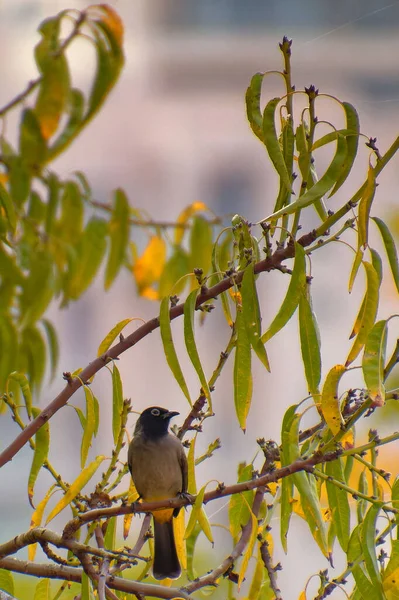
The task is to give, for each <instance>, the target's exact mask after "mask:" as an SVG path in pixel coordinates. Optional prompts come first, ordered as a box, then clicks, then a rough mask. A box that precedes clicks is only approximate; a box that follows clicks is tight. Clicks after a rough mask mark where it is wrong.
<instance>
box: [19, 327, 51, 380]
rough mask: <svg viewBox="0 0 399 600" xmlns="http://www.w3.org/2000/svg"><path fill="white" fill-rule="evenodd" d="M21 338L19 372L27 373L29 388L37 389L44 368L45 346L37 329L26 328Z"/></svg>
mask: <svg viewBox="0 0 399 600" xmlns="http://www.w3.org/2000/svg"><path fill="white" fill-rule="evenodd" d="M21 337H22V339H21V344H20V358H21V365H22V366H23V368H21V371H25V372H27V373H28V376H29V381H30V384H31V388H33V389H34V388H35V387H36V388H37V389H39V388H40V386H41V384H42V381H43V377H44V372H45V368H46V344H45V342H44V339H43V336H42V333H41V332H40V331H39V330H38V329H37V327H26V328H25V329H24V330H23V332H22V336H21Z"/></svg>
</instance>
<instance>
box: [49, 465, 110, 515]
mask: <svg viewBox="0 0 399 600" xmlns="http://www.w3.org/2000/svg"><path fill="white" fill-rule="evenodd" d="M105 459H106V457H105V456H97V458H96V459H95V460H93V461H92V462H91V463H90V464H89V465H87V467H85V468H84V469H83V470H82V472H81V473H80V474H79V476H78V477H77V478H76V479H75V481H74V482H73V483H72V485H71V486H70V487H69V489H68V491H67V492H66V494H65V495H64V496H63V497H62V498H61V500H60V501H59V502H57V504H56V505H55V507H54V508H53V510H52V511H51V513H50V514H49V516H48V517H47V521H46V525H47V524H48V523H50V521H52V520H53V519H54V517H56V516H57V515H58V514H59V513H60V512H61V511H62V510H64V508H65V507H66V506H68V504H69V503H70V502H72V500H74V499H75V498H76V496H77V495H78V494H79V493H80V492H81V491H82V489H83V488H84V486H85V485H86V484H87V483H88V482H89V481H90V479H91V478H92V477H93V475H94V473H95V472H96V471H97V469H98V467H99V466H100V464H101V463H102V462H103V461H104V460H105Z"/></svg>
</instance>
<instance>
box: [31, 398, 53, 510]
mask: <svg viewBox="0 0 399 600" xmlns="http://www.w3.org/2000/svg"><path fill="white" fill-rule="evenodd" d="M40 412H41V411H40V410H39V409H38V408H37V407H36V406H33V407H32V415H33V417H34V418H36V417H37V416H38V415H39V414H40ZM49 448H50V424H49V422H48V421H47V422H46V423H44V424H43V425H42V426H41V427H40V429H38V431H37V432H36V434H35V450H34V452H33V460H32V466H31V468H30V473H29V479H28V498H29V503H30V505H31V506H32V508H34V505H33V492H34V487H35V483H36V480H37V476H38V475H39V471H40V469H41V468H42V466H43V464H44V462H45V460H47V456H48V452H49Z"/></svg>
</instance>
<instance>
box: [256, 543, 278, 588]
mask: <svg viewBox="0 0 399 600" xmlns="http://www.w3.org/2000/svg"><path fill="white" fill-rule="evenodd" d="M260 555H261V557H262V560H263V563H264V565H265V567H266V571H267V573H268V575H269V582H270V587H271V588H272V590H273V592H274V595H275V600H283V597H282V595H281V590H280V588H279V587H278V584H277V577H276V569H275V568H274V566H273V564H272V557H271V554H270V552H269V544H268V543H267V542H266V540H264V541H263V542H262V543H261V545H260Z"/></svg>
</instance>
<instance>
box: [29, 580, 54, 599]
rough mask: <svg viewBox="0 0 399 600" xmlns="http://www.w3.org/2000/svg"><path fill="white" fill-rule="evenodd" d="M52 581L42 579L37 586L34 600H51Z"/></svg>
mask: <svg viewBox="0 0 399 600" xmlns="http://www.w3.org/2000/svg"><path fill="white" fill-rule="evenodd" d="M50 593H51V587H50V579H41V580H40V581H39V583H38V584H37V586H36V589H35V595H34V597H33V600H50Z"/></svg>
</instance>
